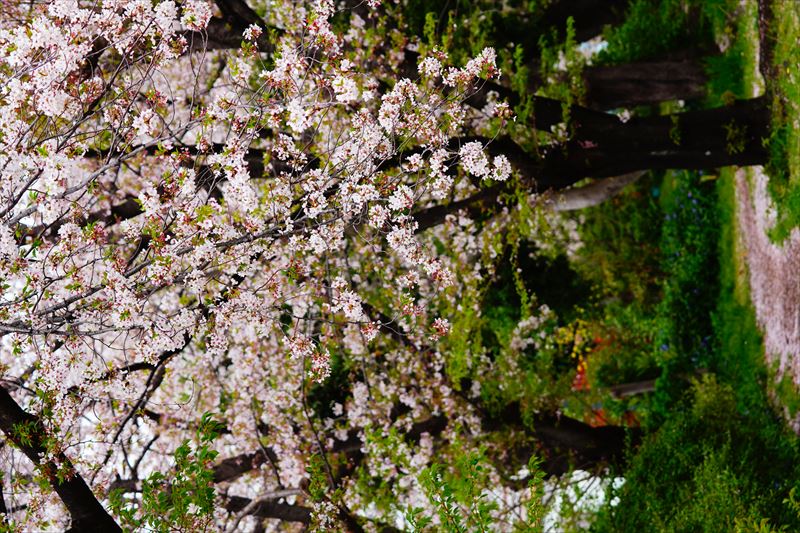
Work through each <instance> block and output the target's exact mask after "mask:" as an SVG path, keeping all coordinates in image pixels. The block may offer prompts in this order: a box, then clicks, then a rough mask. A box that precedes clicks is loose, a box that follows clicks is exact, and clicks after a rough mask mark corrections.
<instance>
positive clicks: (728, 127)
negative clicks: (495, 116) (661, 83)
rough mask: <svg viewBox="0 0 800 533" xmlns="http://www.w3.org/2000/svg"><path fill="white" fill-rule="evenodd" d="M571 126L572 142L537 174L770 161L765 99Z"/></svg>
mask: <svg viewBox="0 0 800 533" xmlns="http://www.w3.org/2000/svg"><path fill="white" fill-rule="evenodd" d="M573 127H574V135H573V137H572V140H570V141H569V142H568V143H567V144H566V145H565V146H563V147H558V148H555V149H551V150H550V151H549V152H548V153H547V154H546V155H545V157H544V160H543V162H542V166H541V173H540V175H539V176H542V177H545V178H547V177H552V176H561V177H562V179H569V177H572V178H582V177H587V176H592V177H595V178H598V177H607V176H617V175H620V174H626V173H628V172H633V171H636V170H648V169H650V170H661V169H694V170H702V169H713V168H717V167H723V166H731V165H737V166H747V165H757V164H762V163H764V162H766V160H767V151H766V149H765V148H764V145H763V140H764V139H766V138H767V137H768V135H769V111H768V109H767V106H766V102H765V101H764V99H763V98H754V99H750V100H740V101H737V102H735V103H734V104H732V105H730V106H726V107H720V108H715V109H707V110H701V111H689V112H685V113H678V114H673V115H665V116H655V117H643V118H633V119H631V120H629V121H628V122H625V123H623V122H621V121H618V122H617V123H616V124H611V123H609V122H608V121H597V122H595V121H593V120H591V119H590V120H586V121H581V120H580V119H578V120H576V121H575V122H574V124H573ZM539 179H541V178H539Z"/></svg>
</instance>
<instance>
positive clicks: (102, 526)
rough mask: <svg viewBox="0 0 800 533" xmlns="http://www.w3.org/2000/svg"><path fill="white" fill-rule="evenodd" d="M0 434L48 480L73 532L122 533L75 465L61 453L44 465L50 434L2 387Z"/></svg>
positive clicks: (0, 395) (0, 391)
mask: <svg viewBox="0 0 800 533" xmlns="http://www.w3.org/2000/svg"><path fill="white" fill-rule="evenodd" d="M0 430H2V431H3V433H5V435H6V437H7V438H8V439H9V440H10V441H11V442H13V443H14V444H15V445H16V446H17V447H18V448H19V449H20V450H21V451H22V453H24V454H25V455H26V456H27V457H28V459H30V460H31V461H32V462H33V463H34V464H35V465H36V466H37V467H38V468H39V469H40V470H41V471H42V473H43V474H44V475H45V476H46V477H47V479H48V481H49V482H50V484H51V485H52V486H53V488H54V489H55V491H56V494H58V497H59V498H61V501H62V502H64V505H65V506H66V508H67V510H68V511H69V514H70V517H71V519H72V524H71V527H70V531H75V532H77V531H97V532H106V531H122V529H121V528H120V527H119V525H117V523H116V522H115V521H114V519H113V518H111V515H109V514H108V513H107V512H106V510H105V509H104V508H103V506H102V505H101V504H100V502H99V501H98V500H97V498H96V497H95V495H94V493H93V492H92V490H91V489H90V488H89V485H87V484H86V481H84V479H83V478H82V477H81V476H80V475H79V474H78V473H77V472H76V470H75V467H74V466H73V465H72V462H71V461H70V460H69V459H68V458H67V456H66V455H64V453H63V452H58V453H57V454H56V455H55V458H56V460H55V461H52V460H50V461H46V462H42V458H43V457H45V456H46V455H47V454H48V451H52V450H48V449H47V446H46V444H45V443H46V442H47V440H48V436H47V432H46V430H45V427H44V425H43V424H42V421H41V420H40V419H39V418H38V417H37V416H34V415H32V414H30V413H28V412H26V411H24V410H23V409H22V408H21V407H20V406H19V404H17V402H16V401H15V400H14V398H12V397H11V394H9V392H8V391H7V390H6V389H5V388H3V387H0Z"/></svg>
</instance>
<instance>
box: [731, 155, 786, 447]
mask: <svg viewBox="0 0 800 533" xmlns="http://www.w3.org/2000/svg"><path fill="white" fill-rule="evenodd" d="M749 173H750V179H749V180H748V172H747V171H746V170H744V169H740V170H738V171H737V172H736V198H737V204H738V211H739V213H738V217H739V234H740V238H741V243H742V245H743V247H744V251H745V255H746V259H747V267H748V271H749V274H750V295H751V298H752V300H753V305H754V307H755V311H756V319H757V321H758V324H759V326H760V328H761V331H762V332H763V334H764V348H765V351H766V356H767V362H768V363H770V364H773V363H774V362H776V361H777V363H778V377H779V378H780V377H782V376H783V375H785V373H786V372H788V373H789V375H790V376H791V377H792V379H793V381H794V383H795V384H800V230H798V229H797V228H795V229H794V230H792V233H791V235H790V237H789V238H788V239H786V241H784V243H783V244H782V245H781V246H778V245H776V244H774V243H772V242H771V241H770V239H769V236H768V235H767V231H768V229H769V228H770V227H771V226H772V224H773V223H774V221H775V210H774V207H773V205H772V202H771V199H770V196H769V191H768V190H767V181H768V177H767V175H766V174H764V171H763V168H762V167H751V168H750V172H749ZM793 426H795V431H798V430H800V420H795V421H794V422H793Z"/></svg>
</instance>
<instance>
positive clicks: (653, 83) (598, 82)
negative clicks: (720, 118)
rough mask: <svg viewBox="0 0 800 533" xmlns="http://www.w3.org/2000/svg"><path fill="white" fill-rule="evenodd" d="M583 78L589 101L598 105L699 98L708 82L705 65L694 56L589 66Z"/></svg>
mask: <svg viewBox="0 0 800 533" xmlns="http://www.w3.org/2000/svg"><path fill="white" fill-rule="evenodd" d="M583 80H584V83H585V85H586V103H587V105H588V106H589V107H592V108H595V109H614V108H620V107H632V106H637V105H643V104H654V103H658V102H666V101H669V100H693V99H698V98H702V97H703V96H705V94H706V83H707V82H708V79H707V76H706V73H705V70H704V69H703V66H702V65H700V64H699V63H697V62H696V61H691V60H684V61H642V62H637V63H627V64H624V65H613V66H600V67H588V68H587V69H586V70H584V72H583Z"/></svg>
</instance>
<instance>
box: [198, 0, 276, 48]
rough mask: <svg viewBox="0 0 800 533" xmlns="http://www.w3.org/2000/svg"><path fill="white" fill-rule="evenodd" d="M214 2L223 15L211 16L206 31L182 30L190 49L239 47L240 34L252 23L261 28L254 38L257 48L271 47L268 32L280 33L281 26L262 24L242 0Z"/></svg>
mask: <svg viewBox="0 0 800 533" xmlns="http://www.w3.org/2000/svg"><path fill="white" fill-rule="evenodd" d="M215 3H216V4H217V7H218V8H219V10H220V11H221V12H222V18H221V19H218V18H214V19H211V20H210V21H209V23H208V26H207V27H206V29H205V31H202V32H194V31H187V32H186V33H185V34H184V37H186V40H187V41H188V42H189V51H190V52H194V51H200V50H221V49H229V48H239V47H240V46H241V44H242V34H243V33H244V31H245V30H246V29H247V27H248V26H250V25H251V24H257V25H258V26H260V27H261V28H262V29H263V30H264V31H263V32H262V33H261V35H260V36H259V38H258V41H257V43H258V49H259V50H260V51H261V52H267V53H272V52H273V51H274V46H273V44H272V42H271V39H270V35H269V33H270V31H271V32H273V33H280V32H281V30H280V29H278V28H275V27H271V26H268V25H267V24H265V23H264V21H263V20H261V17H259V16H258V14H257V13H256V12H255V11H253V9H252V8H251V7H250V6H248V5H247V3H246V2H244V1H243V0H216V1H215Z"/></svg>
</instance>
